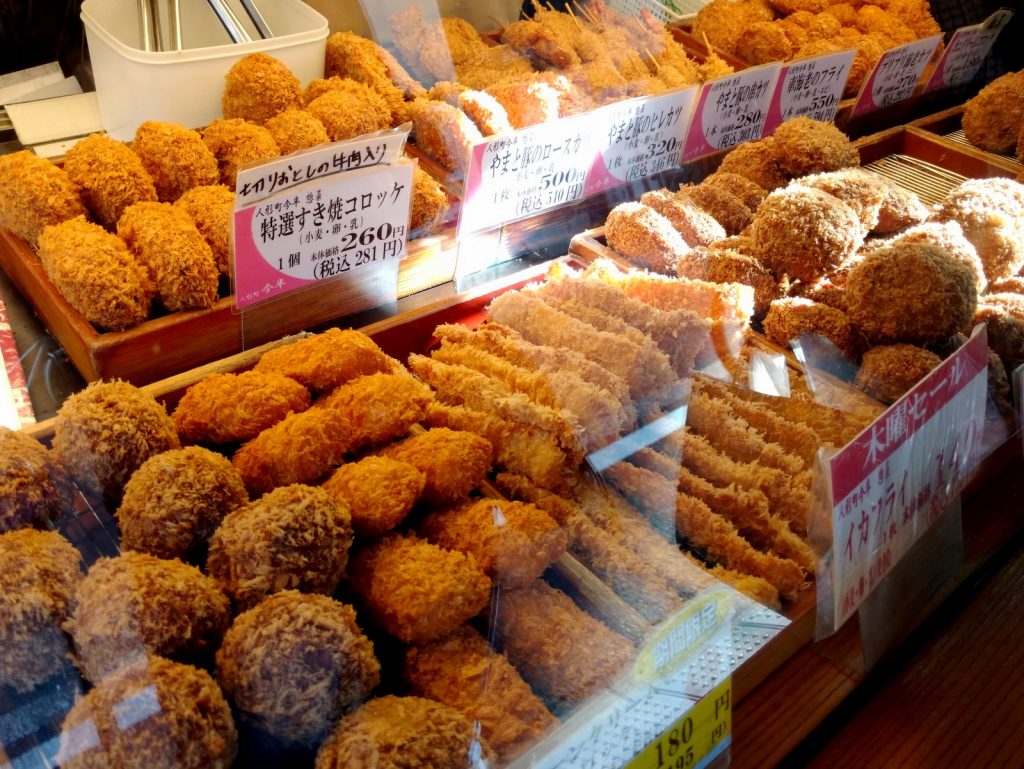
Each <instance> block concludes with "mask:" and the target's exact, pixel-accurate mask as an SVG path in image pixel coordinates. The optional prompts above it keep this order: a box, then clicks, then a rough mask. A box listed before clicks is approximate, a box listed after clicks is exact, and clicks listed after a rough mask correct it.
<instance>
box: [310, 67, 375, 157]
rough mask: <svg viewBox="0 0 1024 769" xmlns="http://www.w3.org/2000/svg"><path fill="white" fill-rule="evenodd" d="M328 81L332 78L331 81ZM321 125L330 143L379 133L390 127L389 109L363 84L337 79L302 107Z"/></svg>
mask: <svg viewBox="0 0 1024 769" xmlns="http://www.w3.org/2000/svg"><path fill="white" fill-rule="evenodd" d="M331 80H332V82H333V80H334V78H331ZM306 111H307V112H309V113H310V114H311V115H313V117H315V118H316V119H317V120H319V121H320V122H321V123H323V126H324V128H325V129H326V130H327V135H328V136H329V137H331V141H332V142H338V141H344V140H345V139H352V138H355V137H356V136H360V135H362V134H367V133H372V132H374V131H380V130H381V129H383V128H387V127H389V126H390V125H391V110H390V109H389V108H388V105H387V102H386V101H384V99H383V97H382V96H381V95H380V94H378V93H377V92H376V91H374V90H373V89H372V88H370V87H369V86H368V85H364V84H363V83H357V82H356V81H355V80H349V79H348V78H343V79H339V80H338V82H337V83H335V84H334V86H333V87H332V88H330V89H329V90H328V91H326V92H325V93H323V94H322V95H320V96H318V97H316V98H315V99H313V100H312V101H311V102H309V104H307V105H306Z"/></svg>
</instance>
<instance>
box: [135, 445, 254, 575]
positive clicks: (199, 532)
mask: <svg viewBox="0 0 1024 769" xmlns="http://www.w3.org/2000/svg"><path fill="white" fill-rule="evenodd" d="M248 501H249V496H248V494H246V492H245V485H244V484H243V483H242V478H241V476H240V475H239V474H238V471H237V470H235V468H234V467H233V466H232V465H231V462H229V461H228V460H227V458H226V457H224V456H222V455H220V454H215V453H214V452H212V451H209V450H207V449H204V448H200V447H198V446H190V447H188V448H184V449H173V450H171V451H165V452H163V453H162V454H157V455H156V456H153V457H150V458H149V459H147V460H146V461H145V462H144V463H143V465H142V467H140V468H139V469H138V470H136V471H135V473H134V474H133V475H132V477H131V478H130V479H129V481H128V483H127V485H125V487H124V498H123V499H122V500H121V506H120V507H119V508H118V509H117V525H118V528H119V529H120V531H121V547H122V548H124V549H125V550H135V551H137V552H140V553H149V554H150V555H155V556H157V557H159V558H181V559H183V560H184V559H186V558H187V557H188V556H189V555H190V554H192V553H194V552H195V551H196V550H197V549H200V548H202V547H203V546H204V545H205V544H206V542H207V541H208V540H209V539H210V536H211V535H212V534H213V532H214V530H216V528H217V527H218V526H219V525H220V522H221V520H223V518H224V516H225V515H227V514H228V513H230V512H231V511H232V510H234V509H235V508H236V507H239V506H240V505H244V504H245V503H246V502H248Z"/></svg>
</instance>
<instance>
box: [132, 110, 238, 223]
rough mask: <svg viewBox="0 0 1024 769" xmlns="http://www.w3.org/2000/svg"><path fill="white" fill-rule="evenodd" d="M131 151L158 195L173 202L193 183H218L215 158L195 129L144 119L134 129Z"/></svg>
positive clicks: (218, 177) (195, 185) (165, 200)
mask: <svg viewBox="0 0 1024 769" xmlns="http://www.w3.org/2000/svg"><path fill="white" fill-rule="evenodd" d="M131 147H132V151H133V152H135V154H136V155H138V156H139V159H140V160H141V161H142V165H143V167H144V168H145V169H146V171H148V172H149V176H150V178H151V179H152V180H153V185H154V186H155V187H156V195H157V199H158V200H160V201H161V202H163V203H173V202H174V201H175V200H177V199H178V198H180V197H181V196H182V195H183V194H184V193H185V192H187V191H188V190H190V189H192V188H193V187H202V186H204V185H208V184H217V182H218V181H220V172H219V171H218V170H217V158H215V157H214V156H213V153H212V152H210V149H209V148H208V147H207V146H206V145H205V144H204V143H203V139H202V137H201V136H200V135H199V134H198V133H197V132H196V131H190V130H189V129H188V128H185V126H181V125H178V124H177V123H166V122H164V121H162V120H147V121H146V122H145V123H143V124H142V125H140V126H139V127H138V128H137V129H135V139H134V141H132V144H131Z"/></svg>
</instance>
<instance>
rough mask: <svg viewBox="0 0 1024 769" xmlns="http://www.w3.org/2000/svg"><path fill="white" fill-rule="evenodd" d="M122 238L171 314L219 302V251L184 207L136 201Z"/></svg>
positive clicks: (125, 219) (120, 229)
mask: <svg viewBox="0 0 1024 769" xmlns="http://www.w3.org/2000/svg"><path fill="white" fill-rule="evenodd" d="M117 235H118V237H119V238H121V239H122V240H124V242H125V243H126V244H127V245H128V249H129V250H130V251H131V252H132V253H133V254H134V255H135V258H136V259H138V260H139V262H140V263H141V264H142V265H144V266H145V267H146V269H148V270H149V274H150V276H151V278H152V280H153V283H154V284H155V285H156V292H157V295H158V296H159V297H160V302H161V303H162V304H163V306H164V307H166V308H167V310H168V311H170V312H177V311H178V310H197V309H205V308H207V307H212V306H213V305H214V303H215V302H216V301H217V276H218V272H217V262H216V261H215V260H214V258H213V251H212V250H210V246H209V245H208V244H207V242H206V240H205V239H204V238H203V236H202V235H201V234H200V232H199V230H198V229H197V228H196V225H195V224H193V223H192V219H191V218H190V217H189V215H188V214H187V213H186V212H185V211H184V210H183V209H181V208H175V207H174V206H173V205H171V204H170V203H136V204H135V205H134V206H129V207H128V208H126V209H125V212H124V214H122V215H121V220H120V221H119V222H118V223H117Z"/></svg>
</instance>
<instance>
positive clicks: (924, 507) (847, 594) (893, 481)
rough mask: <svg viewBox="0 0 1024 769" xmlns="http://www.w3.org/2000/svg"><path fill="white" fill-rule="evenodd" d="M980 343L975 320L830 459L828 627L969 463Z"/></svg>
mask: <svg viewBox="0 0 1024 769" xmlns="http://www.w3.org/2000/svg"><path fill="white" fill-rule="evenodd" d="M987 345H988V338H987V334H986V333H985V328H984V326H979V327H978V328H977V329H976V330H975V332H974V334H973V335H972V336H971V338H970V340H969V341H968V342H967V343H966V344H964V345H963V346H962V347H961V348H960V349H959V350H957V352H955V353H954V354H953V355H951V356H950V357H949V358H947V359H946V360H945V361H943V362H942V363H941V364H940V365H939V366H937V367H936V368H935V369H934V370H933V371H932V372H931V373H930V374H929V375H928V376H927V377H925V378H924V379H922V380H921V381H920V382H919V383H918V384H917V385H916V386H915V387H914V388H913V389H911V390H910V391H909V392H908V393H906V394H905V395H904V396H903V397H902V398H900V399H899V400H898V401H896V403H894V404H893V405H892V406H891V407H890V408H889V409H888V410H887V411H886V412H885V413H884V414H882V415H881V416H880V417H879V418H878V419H876V420H875V421H874V422H873V423H872V424H871V425H870V426H869V427H868V428H867V429H866V430H865V431H864V432H863V433H861V434H860V435H859V436H858V437H857V438H855V439H854V440H853V441H852V442H851V443H850V444H849V445H848V446H846V447H845V448H844V449H842V450H841V451H839V452H838V453H836V454H835V455H834V456H833V457H832V458H831V460H830V461H829V463H828V480H829V483H830V485H831V495H830V496H831V501H830V505H831V519H832V555H831V560H832V564H831V575H830V578H831V583H832V584H831V588H832V589H831V591H830V592H831V597H832V603H833V607H834V614H833V620H834V625H833V628H834V629H838V628H839V627H840V626H841V625H842V624H843V623H844V622H845V621H846V620H847V619H848V618H849V617H850V616H851V615H852V614H853V613H854V612H855V611H856V610H857V607H858V606H860V604H861V603H862V602H863V600H864V599H865V598H866V597H867V595H868V594H869V593H870V592H871V591H872V589H874V587H875V586H876V585H877V584H878V583H879V581H881V580H882V578H884V577H885V575H886V574H887V573H888V572H889V571H890V570H891V569H892V568H893V566H894V565H895V564H896V563H897V562H898V561H899V560H900V558H901V557H902V556H903V554H904V553H906V552H907V551H908V550H909V549H910V547H911V546H912V545H913V544H914V543H915V542H916V541H917V540H918V539H919V538H920V537H921V535H922V534H924V532H925V531H927V530H928V529H929V528H930V527H931V526H932V525H933V524H934V523H935V522H936V521H937V520H938V518H939V516H940V515H941V513H942V511H943V510H944V509H945V507H946V505H947V504H948V503H949V502H950V501H951V500H952V499H954V498H955V497H956V496H957V495H958V494H959V493H960V491H961V489H962V488H963V486H964V484H965V482H966V481H967V480H968V479H969V477H970V475H971V473H972V472H973V470H974V469H975V468H976V466H977V462H978V459H979V449H980V445H981V438H982V434H983V432H984V424H985V400H986V397H987V388H988V356H987ZM820 584H821V583H819V585H820ZM819 589H820V588H819ZM820 611H821V607H820V606H819V612H820Z"/></svg>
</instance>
